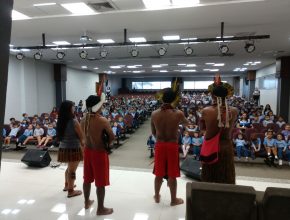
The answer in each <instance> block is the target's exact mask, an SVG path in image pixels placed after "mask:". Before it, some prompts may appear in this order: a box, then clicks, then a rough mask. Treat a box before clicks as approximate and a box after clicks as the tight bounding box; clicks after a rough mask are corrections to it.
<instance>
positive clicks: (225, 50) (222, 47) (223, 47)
mask: <svg viewBox="0 0 290 220" xmlns="http://www.w3.org/2000/svg"><path fill="white" fill-rule="evenodd" d="M219 50H220V52H221V53H222V54H227V53H228V52H229V50H230V49H229V47H228V46H227V45H225V44H222V45H220V47H219Z"/></svg>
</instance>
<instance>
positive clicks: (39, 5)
mask: <svg viewBox="0 0 290 220" xmlns="http://www.w3.org/2000/svg"><path fill="white" fill-rule="evenodd" d="M50 5H56V3H54V2H49V3H40V4H33V6H34V7H42V6H50Z"/></svg>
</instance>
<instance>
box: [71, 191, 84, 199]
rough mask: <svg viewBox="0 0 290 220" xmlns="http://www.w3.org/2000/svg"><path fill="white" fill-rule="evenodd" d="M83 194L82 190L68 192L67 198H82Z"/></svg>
mask: <svg viewBox="0 0 290 220" xmlns="http://www.w3.org/2000/svg"><path fill="white" fill-rule="evenodd" d="M82 193H83V192H82V191H80V190H68V193H67V198H71V197H75V196H80V195H81V194H82Z"/></svg>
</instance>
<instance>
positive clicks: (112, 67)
mask: <svg viewBox="0 0 290 220" xmlns="http://www.w3.org/2000/svg"><path fill="white" fill-rule="evenodd" d="M110 68H111V69H121V68H122V67H121V66H110Z"/></svg>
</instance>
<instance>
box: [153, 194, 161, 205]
mask: <svg viewBox="0 0 290 220" xmlns="http://www.w3.org/2000/svg"><path fill="white" fill-rule="evenodd" d="M160 197H161V196H160V195H158V196H156V195H155V196H153V198H154V200H155V202H156V203H159V202H160Z"/></svg>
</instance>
